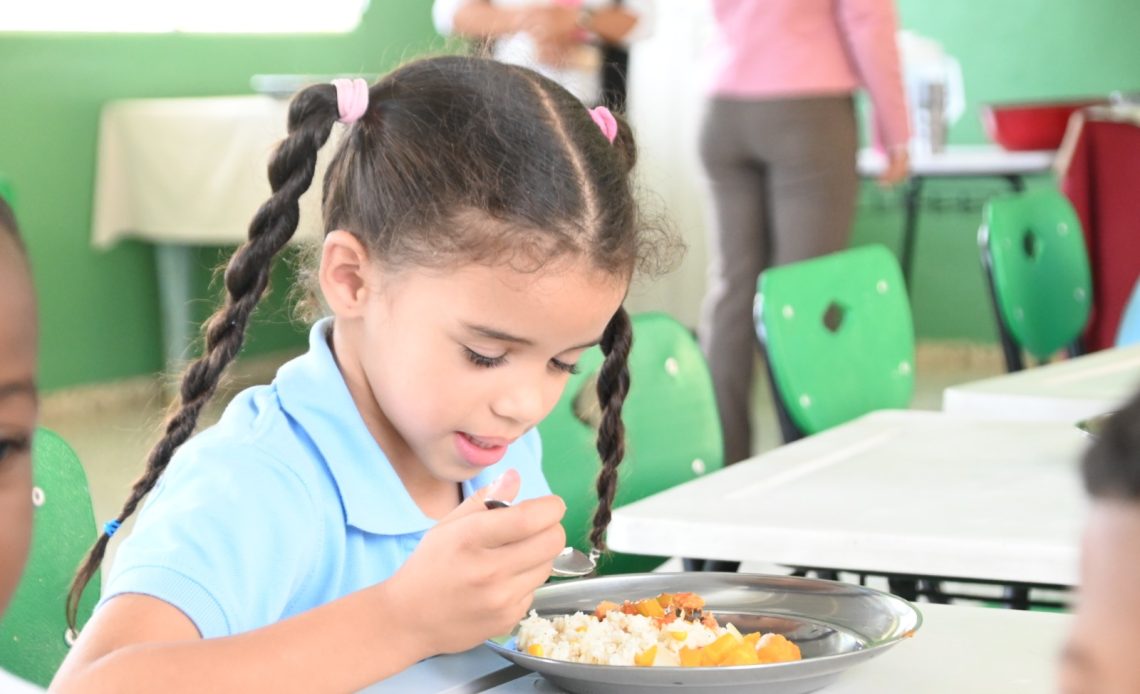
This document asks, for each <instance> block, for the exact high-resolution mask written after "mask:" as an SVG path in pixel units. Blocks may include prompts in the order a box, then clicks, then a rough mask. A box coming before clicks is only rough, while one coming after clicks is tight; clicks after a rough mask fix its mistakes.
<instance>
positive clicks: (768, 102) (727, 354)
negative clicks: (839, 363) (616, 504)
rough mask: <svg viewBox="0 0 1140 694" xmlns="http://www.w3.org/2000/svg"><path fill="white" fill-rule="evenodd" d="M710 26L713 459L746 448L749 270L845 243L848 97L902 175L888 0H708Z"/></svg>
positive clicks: (853, 186)
mask: <svg viewBox="0 0 1140 694" xmlns="http://www.w3.org/2000/svg"><path fill="white" fill-rule="evenodd" d="M712 6H713V10H714V13H715V18H716V28H717V33H716V35H715V37H714V38H713V40H712V42H711V46H710V50H711V51H712V56H711V57H712V74H711V83H710V84H709V85H708V88H707V108H706V111H705V115H704V122H703V126H702V130H701V135H700V150H701V160H702V162H703V164H704V168H705V173H706V175H707V177H708V184H709V187H710V191H711V193H712V203H713V204H712V214H713V219H712V224H711V226H710V231H709V234H710V242H709V287H708V291H707V294H706V296H705V299H704V304H703V306H702V310H701V314H702V315H701V326H700V336H701V345H702V348H703V349H704V352H705V355H706V357H707V358H708V362H709V367H710V368H711V370H712V376H713V384H714V387H715V389H716V394H717V405H718V407H719V409H720V416H721V423H722V426H723V429H724V441H725V462H726V463H735V462H737V461H740V460H743V459H744V458H747V457H749V455H751V452H752V427H751V421H752V419H751V406H750V404H751V389H752V384H753V364H754V360H755V358H756V348H757V343H756V337H755V329H754V327H753V318H752V304H753V299H754V296H755V294H756V281H757V278H758V276H759V275H760V272H761V271H763V270H764V269H765V268H767V267H769V266H773V265H782V264H784V263H790V262H795V261H798V260H804V259H806V258H811V257H813V256H817V255H823V254H826V253H832V252H835V251H838V250H841V249H843V248H844V247H846V246H847V242H848V237H849V235H850V231H851V225H852V219H853V217H854V212H855V198H856V192H857V189H858V180H857V177H856V170H855V163H856V152H857V147H858V144H857V140H858V137H857V133H856V117H855V102H854V93H855V92H856V90H858V89H860V88H865V89H866V90H867V92H868V94H869V96H870V100H871V104H872V107H873V111H874V126H875V127H874V130H875V133H876V139H877V140H878V142H879V144H880V145H881V146H882V147H883V148H885V150H886V154H887V160H888V163H887V167H886V170H885V172H884V173H883V174H882V176H881V177H880V183H881V184H883V185H893V184H895V183H898V182H900V181H902V180H904V179H905V178H906V176H907V171H908V165H909V163H908V155H907V141H908V139H909V125H908V121H907V110H906V102H905V96H904V90H903V80H902V71H901V68H900V65H899V55H898V48H897V44H896V39H895V35H896V32H897V28H898V21H897V17H896V12H895V8H894V3H893V0H712Z"/></svg>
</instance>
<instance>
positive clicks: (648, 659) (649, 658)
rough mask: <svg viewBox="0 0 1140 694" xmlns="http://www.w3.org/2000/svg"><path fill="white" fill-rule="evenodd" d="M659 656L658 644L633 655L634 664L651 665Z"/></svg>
mask: <svg viewBox="0 0 1140 694" xmlns="http://www.w3.org/2000/svg"><path fill="white" fill-rule="evenodd" d="M656 657H657V646H650V647H649V648H647V649H645V650H644V651H642V652H641V653H638V654H637V655H635V656H633V664H634V665H637V666H639V667H649V666H650V665H652V664H653V660H654V659H655V658H656Z"/></svg>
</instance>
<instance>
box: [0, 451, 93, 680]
mask: <svg viewBox="0 0 1140 694" xmlns="http://www.w3.org/2000/svg"><path fill="white" fill-rule="evenodd" d="M32 474H33V480H34V481H33V484H34V487H33V489H32V499H33V502H34V503H35V505H36V506H35V522H34V526H33V531H32V546H31V552H30V554H29V555H28V563H27V565H26V566H25V567H24V575H23V577H22V578H21V579H20V584H19V586H17V588H16V593H15V595H13V596H12V601H11V602H10V603H9V605H8V609H7V611H6V612H5V613H4V618H3V620H0V667H2V668H4V669H5V670H8V671H9V672H11V673H12V674H14V675H16V676H18V677H21V678H23V679H25V680H27V681H29V682H33V683H35V684H38V685H41V686H43V687H46V686H47V685H48V683H49V682H51V678H52V676H54V675H55V671H56V669H58V668H59V665H60V663H61V662H63V658H64V656H65V655H67V651H68V649H69V648H70V647H71V642H72V641H73V636H74V635H73V634H72V633H71V632H70V631H69V630H68V627H67V618H66V616H65V604H66V601H67V591H68V588H69V587H70V586H71V578H72V576H73V575H74V574H75V569H76V567H77V566H78V565H79V562H80V560H82V558H83V557H84V555H85V554H86V553H87V549H88V548H89V547H90V546H91V544H92V543H93V542H94V541H95V516H94V514H93V512H92V510H91V495H90V492H89V491H88V488H87V475H86V474H85V473H84V472H83V466H82V465H81V464H80V463H79V458H78V457H77V456H76V455H75V451H73V450H72V449H71V447H70V446H68V445H67V443H66V442H64V440H63V439H61V438H60V437H59V436H58V435H57V434H55V433H54V432H52V431H49V430H47V429H42V428H41V429H39V430H38V431H37V432H36V437H35V441H34V442H33V444H32ZM99 584H100V577H99V576H98V575H96V576H95V577H94V578H93V579H92V580H91V583H89V584H88V586H87V590H86V591H84V593H83V598H82V600H80V603H79V614H78V622H79V625H80V626H82V625H83V624H84V623H86V621H87V619H88V618H89V617H90V616H91V611H92V610H93V609H94V607H95V603H96V602H97V601H98V599H99Z"/></svg>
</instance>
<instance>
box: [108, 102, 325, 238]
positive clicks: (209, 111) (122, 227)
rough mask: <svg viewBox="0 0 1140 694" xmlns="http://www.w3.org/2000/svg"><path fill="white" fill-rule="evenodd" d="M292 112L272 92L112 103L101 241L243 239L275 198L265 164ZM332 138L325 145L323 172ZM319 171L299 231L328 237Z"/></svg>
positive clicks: (306, 197) (307, 196)
mask: <svg viewBox="0 0 1140 694" xmlns="http://www.w3.org/2000/svg"><path fill="white" fill-rule="evenodd" d="M288 108H289V104H288V102H287V101H283V100H278V99H274V98H271V97H267V96H234V97H208V98H179V99H128V100H123V101H113V102H110V103H108V104H107V105H106V106H105V107H104V108H103V113H102V116H101V118H100V123H99V152H98V162H97V169H96V174H95V210H94V215H93V224H92V232H91V239H92V243H93V244H94V245H95V246H96V247H98V248H108V247H110V246H112V245H113V244H114V243H115V242H117V241H118V240H120V239H122V238H136V239H143V240H146V241H152V242H155V243H160V244H185V245H193V246H199V245H227V244H233V245H236V244H239V243H241V242H242V241H244V240H245V238H246V235H247V230H248V228H249V223H250V220H251V219H253V214H254V212H256V211H257V208H258V207H260V206H261V204H262V203H264V202H265V201H266V200H267V199H268V198H269V194H270V190H269V180H268V175H267V172H266V166H267V164H268V162H269V157H270V155H271V153H272V152H273V148H274V146H275V145H276V144H277V142H278V141H280V140H281V139H282V138H283V137H285V133H286V123H287V116H288ZM338 131H339V128H337V127H334V128H333V137H332V138H330V139H333V138H335V137H336V134H337V132H338ZM332 144H333V143H331V142H330V143H329V144H327V145H326V146H325V147H324V148H323V149H322V150H321V154H322V156H321V157H320V159H319V161H320V162H321V163H322V164H321V167H320V170H323V163H324V162H325V161H326V160H327V158H328V156H329V154H330V152H331V150H332V149H333V148H332ZM320 176H321V174H320V173H319V172H318V176H317V177H316V178H315V179H314V181H313V186H312V187H311V188H310V189H309V191H308V192H307V193H306V194H305V195H304V196H303V197H302V200H301V218H302V224H301V228H300V229H299V230H298V233H299V234H305V235H313V234H319V230H320V228H321V223H320V182H321V177H320Z"/></svg>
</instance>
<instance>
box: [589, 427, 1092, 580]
mask: <svg viewBox="0 0 1140 694" xmlns="http://www.w3.org/2000/svg"><path fill="white" fill-rule="evenodd" d="M1086 446H1087V439H1086V438H1085V437H1084V436H1083V435H1082V434H1081V433H1080V432H1079V431H1078V430H1077V429H1076V428H1075V427H1072V426H1069V425H1065V424H1058V423H1050V422H998V421H992V420H990V421H987V420H975V419H969V418H964V417H954V416H950V415H946V414H942V413H938V412H921V411H882V412H876V413H873V414H870V415H866V416H864V417H861V418H859V419H856V420H854V421H852V422H848V423H847V424H844V425H841V426H838V427H835V428H833V429H830V430H828V431H825V432H823V433H821V434H817V435H815V436H811V437H809V438H806V439H802V440H800V441H797V442H795V443H792V444H790V445H787V446H783V447H781V448H778V449H776V450H774V451H771V452H768V453H764V454H762V455H760V456H757V457H755V458H751V459H749V460H747V461H744V462H741V463H738V464H736V465H732V466H729V467H727V468H724V469H722V470H718V471H716V472H714V473H712V474H710V475H707V476H705V477H702V478H699V479H696V480H693V481H692V482H688V483H685V484H683V485H679V486H677V487H673V488H671V489H668V490H666V491H664V492H661V493H659V494H655V495H653V496H651V497H648V498H646V499H643V500H641V501H638V502H635V503H633V504H630V505H628V506H623V507H620V508H617V509H615V510H614V514H613V520H612V522H611V523H610V527H609V532H608V534H607V542H608V544H609V545H610V547H611V548H613V549H615V550H617V551H621V552H630V553H636V554H651V555H659V556H684V557H705V558H710V559H723V560H732V561H762V562H774V563H779V564H786V565H791V566H816V567H830V568H837V569H846V570H853V571H866V572H870V573H888V574H892V573H893V574H922V575H931V576H942V577H956V578H963V579H975V580H985V581H998V582H1009V583H1031V584H1056V585H1066V586H1072V585H1076V583H1077V557H1078V543H1079V537H1080V530H1081V526H1082V523H1083V517H1084V512H1085V508H1086V501H1085V499H1084V496H1083V491H1082V489H1081V485H1080V483H1079V479H1078V474H1077V471H1078V460H1079V457H1080V455H1081V453H1082V452H1083V450H1084V449H1085V447H1086Z"/></svg>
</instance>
